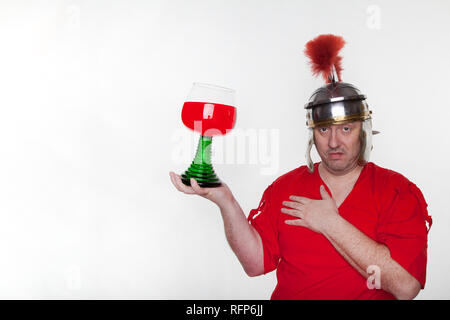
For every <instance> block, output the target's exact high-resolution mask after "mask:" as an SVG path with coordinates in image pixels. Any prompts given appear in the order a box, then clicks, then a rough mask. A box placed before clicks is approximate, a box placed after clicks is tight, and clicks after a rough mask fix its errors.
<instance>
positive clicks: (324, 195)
mask: <svg viewBox="0 0 450 320" xmlns="http://www.w3.org/2000/svg"><path fill="white" fill-rule="evenodd" d="M320 195H321V197H322V199H323V200H327V199H330V198H331V197H330V195H329V194H328V192H327V190H325V187H324V185H321V186H320Z"/></svg>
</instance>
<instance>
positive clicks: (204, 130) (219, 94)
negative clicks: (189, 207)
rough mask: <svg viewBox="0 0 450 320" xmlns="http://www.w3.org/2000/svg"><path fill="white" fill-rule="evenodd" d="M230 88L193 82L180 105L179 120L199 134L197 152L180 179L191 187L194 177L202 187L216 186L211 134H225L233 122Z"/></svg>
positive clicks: (217, 185)
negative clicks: (184, 100) (182, 103)
mask: <svg viewBox="0 0 450 320" xmlns="http://www.w3.org/2000/svg"><path fill="white" fill-rule="evenodd" d="M234 94H235V91H234V90H233V89H229V88H225V87H220V86H216V85H212V84H208V83H199V82H194V84H193V86H192V89H191V91H190V93H189V95H188V97H187V99H186V102H185V103H184V105H183V109H182V111H181V120H182V121H183V123H184V125H185V126H186V127H188V128H189V129H191V130H193V131H196V132H198V133H200V139H199V141H198V146H197V152H196V154H195V157H194V160H193V161H192V163H191V165H190V167H189V168H188V169H187V170H186V171H185V172H184V173H183V174H182V175H181V181H182V182H183V183H184V184H185V185H188V186H190V185H191V182H190V178H194V179H195V180H196V181H197V183H198V185H199V186H201V187H219V186H221V182H220V179H219V178H218V177H217V175H216V174H215V172H214V169H213V166H212V164H211V143H212V137H213V136H218V135H225V134H227V133H228V132H229V131H230V130H231V129H233V127H234V124H235V121H236V107H235V106H234Z"/></svg>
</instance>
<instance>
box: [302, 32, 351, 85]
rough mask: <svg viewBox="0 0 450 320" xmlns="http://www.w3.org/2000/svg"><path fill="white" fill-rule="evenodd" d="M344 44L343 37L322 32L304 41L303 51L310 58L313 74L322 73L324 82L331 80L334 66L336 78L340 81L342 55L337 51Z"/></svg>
mask: <svg viewBox="0 0 450 320" xmlns="http://www.w3.org/2000/svg"><path fill="white" fill-rule="evenodd" d="M344 45H345V41H344V38H342V37H341V36H335V35H332V34H322V35H320V36H317V37H316V38H314V39H313V40H311V41H309V42H308V43H306V46H305V51H304V52H305V55H306V56H307V57H308V58H309V59H310V62H309V63H310V64H311V70H312V72H313V75H314V76H317V75H319V74H322V77H323V78H324V80H325V82H327V83H328V82H331V78H332V76H333V66H334V68H335V70H336V74H337V77H338V80H339V81H341V71H342V66H341V60H342V57H340V56H338V53H339V51H340V50H341V49H342V48H343V47H344Z"/></svg>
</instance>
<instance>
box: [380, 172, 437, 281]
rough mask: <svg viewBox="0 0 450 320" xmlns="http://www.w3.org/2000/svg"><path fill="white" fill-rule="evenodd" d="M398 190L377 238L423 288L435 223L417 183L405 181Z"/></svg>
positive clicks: (384, 214)
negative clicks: (429, 245)
mask: <svg viewBox="0 0 450 320" xmlns="http://www.w3.org/2000/svg"><path fill="white" fill-rule="evenodd" d="M394 190H395V192H394V196H393V197H392V198H391V200H390V201H389V205H388V207H387V208H386V209H385V210H384V212H383V213H382V216H381V219H380V221H379V225H378V229H377V239H378V241H379V242H381V243H383V244H385V245H386V246H387V247H388V248H389V251H390V254H391V257H392V259H394V260H395V261H396V262H397V263H398V264H400V265H401V266H402V267H403V268H404V269H405V270H407V271H408V272H409V273H410V274H411V275H412V276H414V277H415V278H416V279H417V280H418V281H419V283H420V284H421V286H422V289H423V288H424V287H425V280H426V265H427V246H428V240H427V238H428V231H429V228H430V227H431V224H432V220H431V217H430V216H429V215H428V211H427V203H426V202H425V199H424V197H423V195H422V192H421V191H420V190H419V188H417V186H416V185H415V184H414V183H412V182H410V181H407V182H404V183H403V182H401V183H399V185H397V186H396V187H395V188H394ZM427 223H428V228H427Z"/></svg>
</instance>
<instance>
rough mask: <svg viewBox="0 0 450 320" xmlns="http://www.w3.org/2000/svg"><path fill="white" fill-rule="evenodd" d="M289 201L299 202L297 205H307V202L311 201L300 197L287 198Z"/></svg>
mask: <svg viewBox="0 0 450 320" xmlns="http://www.w3.org/2000/svg"><path fill="white" fill-rule="evenodd" d="M289 199H290V200H293V201H296V202H299V203H302V204H307V203H308V202H309V201H311V199H309V198H306V197H301V196H295V195H292V196H289Z"/></svg>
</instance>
